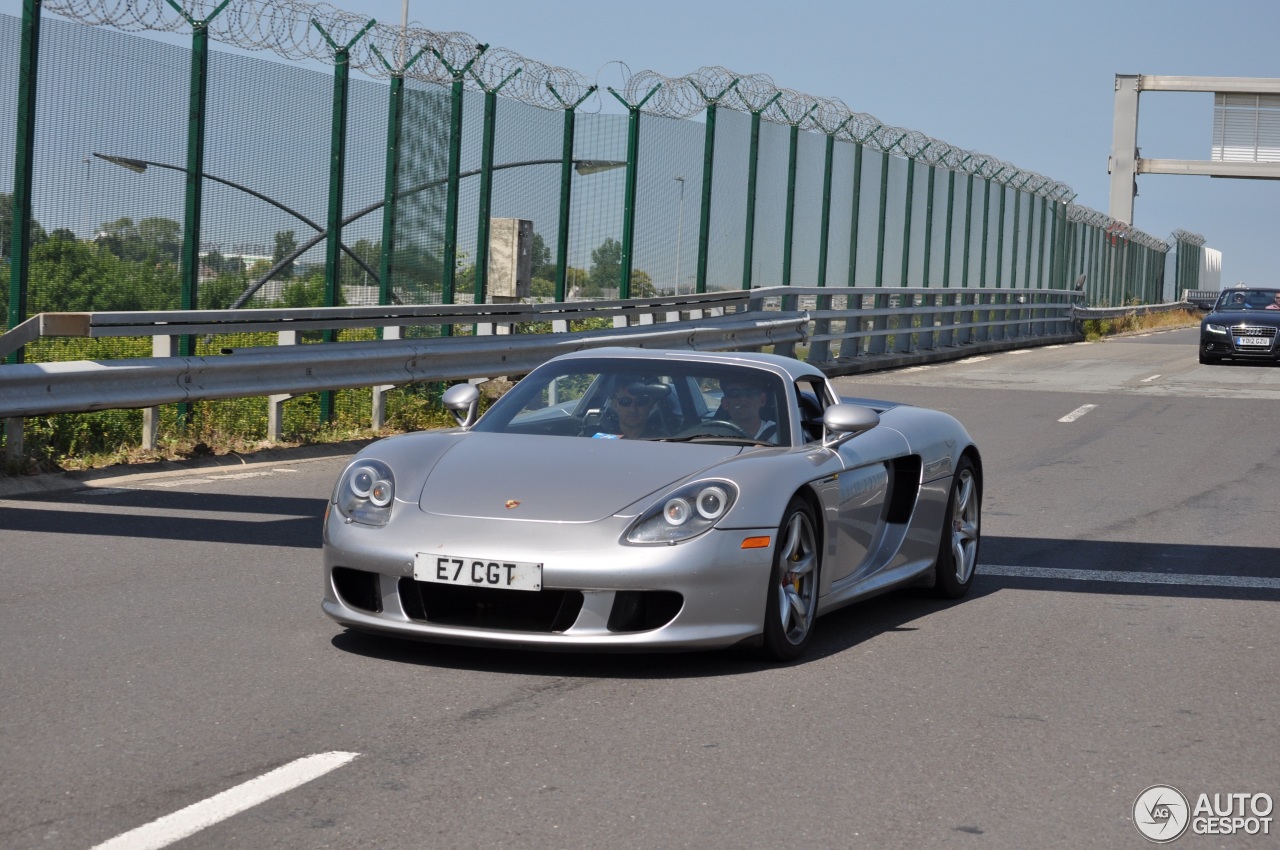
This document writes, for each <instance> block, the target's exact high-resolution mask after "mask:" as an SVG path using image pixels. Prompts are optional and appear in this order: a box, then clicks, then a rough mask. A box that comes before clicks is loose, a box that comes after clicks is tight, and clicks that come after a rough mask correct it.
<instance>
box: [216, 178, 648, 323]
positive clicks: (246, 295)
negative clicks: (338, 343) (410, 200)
mask: <svg viewBox="0 0 1280 850" xmlns="http://www.w3.org/2000/svg"><path fill="white" fill-rule="evenodd" d="M559 162H560V160H559V159H531V160H526V161H524V162H506V163H503V164H501V165H495V166H493V170H494V171H501V170H503V169H505V168H519V167H521V166H525V165H555V164H558V163H559ZM625 165H626V163H625V162H616V161H613V160H597V159H578V160H574V165H573V167H574V169H575V170H576V171H577V172H578V173H579V174H582V175H587V174H598V173H599V172H601V171H610V170H612V169H615V168H622V167H623V166H625ZM480 171H481V169H479V168H476V169H472V170H471V171H464V172H462V173H461V174H459V175H458V178H459V179H461V178H463V177H474V176H475V175H477V174H479V173H480ZM448 182H449V178H447V177H441V178H438V179H436V180H431V181H429V182H427V183H422V184H420V185H417V186H412V187H410V188H408V189H405V190H404V191H402V192H397V193H396V197H397V198H403V197H404V196H406V195H412V194H415V193H417V192H424V191H426V190H427V189H431V188H434V187H436V186H443V185H444V184H445V183H448ZM386 203H387V201H386V199H385V198H384V199H382V200H380V201H378V202H376V203H373V204H370V205H369V206H367V207H365V208H364V209H360V210H356V211H355V212H353V213H352V214H351V215H349V216H347V217H346V218H344V219H343V220H342V226H343V227H346V226H347V225H348V224H350V223H351V222H353V221H356V220H357V219H360V218H363V217H365V216H366V215H368V214H369V213H371V212H373V211H374V210H378V209H381V208H382V207H383V206H385V205H386ZM326 235H327V234H326V233H325V232H321V233H318V234H317V235H315V236H313V237H312V238H311V239H309V240H308V241H306V242H304V243H303V244H301V245H299V246H298V247H297V248H295V249H293V251H291V252H290V253H289V254H288V255H286V256H285V257H283V258H282V259H280V260H279V261H278V262H277V263H276V264H275V265H274V266H272V267H271V268H270V269H268V270H267V271H266V273H265V274H263V275H262V277H260V278H258V279H257V280H255V281H254V282H253V283H251V284H249V286H248V288H246V289H245V291H244V292H242V293H240V297H239V298H237V299H236V300H235V302H234V303H233V304H232V305H231V307H230V309H232V310H235V309H238V308H240V307H242V306H243V305H244V303H245V302H246V301H248V300H249V299H250V298H252V297H253V294H254V293H255V292H257V291H258V290H259V289H260V288H261V287H262V286H263V284H265V283H266V282H267V281H269V280H271V278H273V277H275V276H276V275H277V274H279V273H280V270H281V269H283V268H285V267H287V266H288V265H290V264H291V263H293V261H294V260H296V259H298V257H301V256H302V255H303V254H305V253H306V252H307V251H309V250H311V249H312V248H314V247H315V246H316V245H319V244H320V243H321V242H322V241H323V240H324V238H325V236H326Z"/></svg>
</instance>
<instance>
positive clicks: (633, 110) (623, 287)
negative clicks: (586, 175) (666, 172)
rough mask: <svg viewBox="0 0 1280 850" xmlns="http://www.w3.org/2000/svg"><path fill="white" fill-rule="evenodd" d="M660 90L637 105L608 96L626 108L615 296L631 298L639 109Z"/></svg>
mask: <svg viewBox="0 0 1280 850" xmlns="http://www.w3.org/2000/svg"><path fill="white" fill-rule="evenodd" d="M659 88H661V84H659V85H656V86H654V87H653V88H651V89H649V93H648V94H646V95H645V96H644V98H643V99H641V101H640V102H639V103H635V104H632V103H628V102H627V101H626V99H625V98H623V96H622V95H620V94H618V93H617V92H616V91H614V90H613V89H612V88H611V89H609V93H610V94H611V95H613V96H614V97H616V98H617V99H618V102H619V103H621V104H622V105H623V106H625V107H626V108H627V188H626V193H625V197H624V199H623V208H622V257H621V260H622V262H621V269H620V270H619V272H618V276H619V280H618V297H619V298H621V299H624V300H625V299H627V298H630V297H631V266H632V263H633V262H634V259H635V258H634V257H633V256H632V252H633V251H634V250H635V238H636V181H637V179H638V171H639V166H640V109H641V107H643V106H644V105H645V104H646V103H648V102H649V98H651V97H653V95H654V94H655V93H656V92H657V91H658V89H659Z"/></svg>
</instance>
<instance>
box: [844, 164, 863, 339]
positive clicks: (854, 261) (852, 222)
mask: <svg viewBox="0 0 1280 850" xmlns="http://www.w3.org/2000/svg"><path fill="white" fill-rule="evenodd" d="M862 151H863V142H862V141H856V142H854V143H853V200H852V204H851V206H852V209H850V210H849V279H848V283H847V284H846V285H847V286H849V287H850V288H853V287H855V286H857V285H858V214H859V213H860V212H861V210H862ZM842 350H843V349H842Z"/></svg>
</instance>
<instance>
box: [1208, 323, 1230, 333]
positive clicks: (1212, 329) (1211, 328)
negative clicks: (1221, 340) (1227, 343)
mask: <svg viewBox="0 0 1280 850" xmlns="http://www.w3.org/2000/svg"><path fill="white" fill-rule="evenodd" d="M1204 329H1205V330H1207V331H1208V332H1209V333H1211V334H1225V333H1226V332H1227V329H1226V327H1224V326H1223V325H1205V326H1204Z"/></svg>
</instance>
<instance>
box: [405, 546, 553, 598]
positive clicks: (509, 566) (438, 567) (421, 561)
mask: <svg viewBox="0 0 1280 850" xmlns="http://www.w3.org/2000/svg"><path fill="white" fill-rule="evenodd" d="M413 577H414V578H415V579H417V580H418V581H430V582H435V583H436V584H455V585H463V586H465V587H492V588H495V589H499V590H541V589H542V564H530V563H525V562H523V561H494V560H491V559H489V558H457V557H453V556H450V555H433V554H430V553H427V552H419V553H418V554H417V555H416V556H414V559H413Z"/></svg>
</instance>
